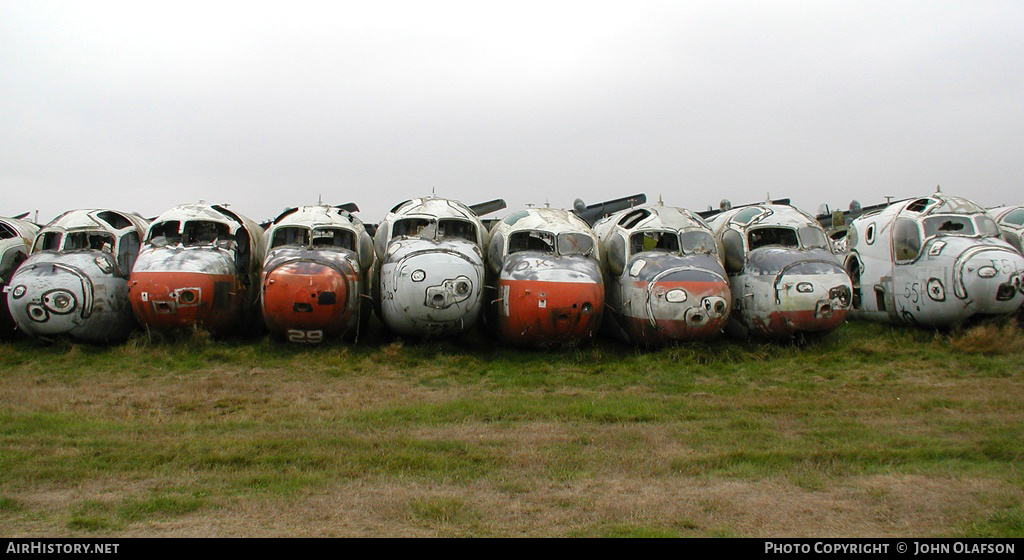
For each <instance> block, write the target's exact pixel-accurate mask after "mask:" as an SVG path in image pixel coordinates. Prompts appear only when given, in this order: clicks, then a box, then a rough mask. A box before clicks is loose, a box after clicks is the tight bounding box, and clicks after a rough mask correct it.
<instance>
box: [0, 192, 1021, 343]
mask: <svg viewBox="0 0 1024 560" xmlns="http://www.w3.org/2000/svg"><path fill="white" fill-rule="evenodd" d="M645 198H646V197H644V196H643V195H637V196H636V197H630V198H627V199H619V200H618V201H610V202H609V203H602V204H599V205H592V206H590V207H587V206H584V205H583V204H582V203H581V202H580V201H577V205H576V207H575V208H574V209H573V210H559V209H552V208H528V209H524V210H519V211H517V212H513V213H511V214H508V215H507V216H505V217H504V218H503V219H501V220H493V221H491V227H490V228H489V231H488V228H487V227H485V222H483V221H482V220H481V218H480V217H479V216H478V214H482V213H486V212H490V211H494V210H497V209H501V208H504V203H503V202H502V201H492V202H490V203H484V204H481V205H476V206H467V205H465V204H462V203H460V202H457V201H454V200H448V199H443V198H436V197H428V198H423V199H414V200H409V201H406V202H403V203H401V204H399V205H397V206H396V207H395V208H393V209H392V210H391V212H390V213H388V215H387V216H386V217H385V218H384V220H383V221H381V222H380V223H379V224H377V225H376V226H375V227H374V226H369V227H368V226H366V225H365V224H363V223H362V222H361V221H360V220H359V219H357V218H356V217H355V216H354V215H353V214H352V213H351V212H350V211H349V210H351V209H353V207H352V206H351V205H349V206H347V207H345V206H343V207H332V206H326V205H318V206H307V207H301V208H293V209H289V210H286V211H285V212H284V213H282V214H281V215H280V216H278V217H277V218H276V219H275V220H273V221H272V222H270V223H269V224H267V225H266V228H264V227H262V226H260V225H259V224H257V223H256V222H254V221H252V220H250V219H248V218H246V217H244V216H241V215H239V214H238V213H236V212H234V211H232V210H231V209H229V208H227V207H226V206H224V205H209V204H186V205H182V206H178V207H175V208H173V209H171V210H169V211H168V212H166V213H164V214H162V215H160V216H159V217H157V218H156V219H154V220H152V222H150V221H148V220H145V219H144V218H142V217H140V216H139V215H137V214H134V213H127V212H118V211H114V210H73V211H69V212H66V213H65V214H63V215H61V216H59V217H58V218H56V219H55V220H53V221H52V222H51V223H50V224H48V225H47V226H45V227H42V228H39V227H38V226H37V225H35V224H32V223H30V222H27V221H25V220H20V219H0V233H2V237H0V243H2V245H0V251H2V252H0V257H2V261H0V282H2V286H3V297H0V307H3V309H0V321H3V322H4V323H5V324H4V325H3V326H2V327H3V331H2V332H3V333H9V332H11V331H12V330H13V329H15V328H17V329H20V330H21V331H23V332H25V333H28V334H30V335H33V336H36V337H40V338H44V339H50V338H55V337H61V336H66V337H71V338H74V339H78V340H81V341H86V342H93V343H108V342H117V341H122V340H125V339H126V338H127V337H129V336H130V334H131V333H132V331H133V330H134V329H136V328H138V325H139V324H142V325H145V326H146V327H148V328H152V329H171V330H174V329H188V328H193V327H199V328H203V329H206V330H208V331H211V332H213V333H215V334H228V333H234V332H238V331H240V330H244V329H245V328H246V327H248V326H251V325H252V324H253V322H254V321H255V320H257V319H256V316H257V315H262V318H263V321H264V323H265V325H266V327H267V329H268V330H269V331H270V332H271V333H273V334H275V335H278V336H280V337H284V338H286V339H287V340H289V341H292V342H297V343H319V342H322V341H325V340H329V339H332V338H338V337H356V336H358V333H359V331H360V329H361V328H365V325H366V324H367V321H368V319H369V314H370V309H371V307H374V308H375V309H376V313H377V315H378V316H379V318H380V319H381V321H382V322H383V324H384V325H385V326H386V327H387V328H388V329H389V330H391V331H393V332H395V333H397V334H399V335H403V336H407V337H418V338H419V337H426V338H432V337H443V336H450V335H457V334H459V333H463V332H466V331H468V330H470V329H473V328H476V326H477V325H478V323H480V322H481V321H482V322H484V323H485V324H486V325H487V327H488V329H489V330H490V331H491V332H493V333H494V335H495V336H497V337H498V338H499V339H500V340H502V341H503V342H505V343H508V344H512V345H516V346H521V347H553V346H563V345H570V344H574V343H578V342H581V341H584V340H587V339H589V338H590V337H592V336H594V335H595V333H596V332H597V331H598V329H599V327H600V326H601V325H602V324H603V326H604V329H606V330H607V331H608V332H610V333H613V334H615V335H617V336H618V337H620V338H621V339H623V340H625V341H628V342H631V343H633V344H637V345H641V346H647V347H656V346H661V345H665V344H668V343H672V342H675V341H687V340H697V339H704V338H709V337H713V336H716V335H718V334H719V333H721V332H722V331H723V330H731V331H734V332H735V333H737V334H740V335H753V336H758V337H764V338H784V337H791V336H793V335H796V334H799V333H815V332H827V331H829V330H831V329H833V328H835V327H836V326H838V325H839V324H840V323H841V322H842V321H843V320H844V318H845V317H846V316H847V314H848V312H851V311H852V313H853V314H854V315H860V316H863V317H866V318H869V319H876V320H888V321H893V322H903V323H911V324H919V325H926V326H950V325H956V324H960V323H962V322H964V321H966V320H968V319H971V318H974V317H978V316H994V315H1007V314H1011V313H1014V312H1015V311H1017V310H1018V309H1019V308H1020V307H1021V303H1022V302H1024V257H1022V256H1021V253H1020V244H1021V241H1020V239H1021V230H1022V228H1024V207H1005V208H999V209H994V210H989V211H986V210H985V209H983V208H981V207H979V206H978V205H976V204H974V203H973V202H970V201H968V200H966V199H963V198H958V197H951V196H947V195H943V194H940V193H936V194H934V195H929V196H925V197H922V198H917V199H910V200H906V201H901V202H897V203H893V204H889V205H879V207H874V208H870V209H867V210H866V211H862V212H860V211H857V209H851V211H850V212H837V213H835V214H834V215H823V216H818V217H813V216H811V215H809V214H807V213H805V212H802V211H800V210H798V209H796V208H794V207H793V206H790V205H789V204H788V201H775V202H771V201H769V202H766V203H763V204H753V205H747V206H742V207H737V208H729V207H727V205H725V204H723V208H722V209H721V210H719V211H708V212H702V213H699V214H698V213H694V212H691V211H688V210H685V209H682V208H676V207H670V206H665V205H663V204H661V203H660V202H659V203H658V204H656V205H643V206H634V204H636V203H637V202H644V200H645ZM616 206H618V207H616ZM702 215H703V217H702ZM705 217H706V218H707V219H705ZM997 221H998V224H997ZM822 223H825V224H826V225H827V226H829V227H827V228H826V227H823V226H822ZM371 233H374V235H372V236H371ZM830 234H832V237H830Z"/></svg>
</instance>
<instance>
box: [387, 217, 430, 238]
mask: <svg viewBox="0 0 1024 560" xmlns="http://www.w3.org/2000/svg"><path fill="white" fill-rule="evenodd" d="M433 224H434V221H433V220H428V219H426V218H404V219H402V220H398V221H397V222H395V226H394V227H393V228H392V229H391V236H392V237H427V238H429V239H433V238H434V231H433V229H430V230H429V231H430V233H429V234H427V233H426V232H425V231H424V230H427V229H428V228H430V226H431V225H433Z"/></svg>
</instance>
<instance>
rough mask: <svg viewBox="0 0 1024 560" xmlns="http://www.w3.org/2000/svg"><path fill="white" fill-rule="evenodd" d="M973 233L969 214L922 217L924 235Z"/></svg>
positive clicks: (972, 224)
mask: <svg viewBox="0 0 1024 560" xmlns="http://www.w3.org/2000/svg"><path fill="white" fill-rule="evenodd" d="M933 235H974V222H973V221H971V218H970V216H948V215H947V216H929V217H927V218H925V219H924V236H925V237H931V236H933Z"/></svg>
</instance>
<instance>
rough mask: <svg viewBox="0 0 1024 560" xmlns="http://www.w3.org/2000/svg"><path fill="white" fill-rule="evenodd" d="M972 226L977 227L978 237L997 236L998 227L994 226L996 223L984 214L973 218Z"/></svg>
mask: <svg viewBox="0 0 1024 560" xmlns="http://www.w3.org/2000/svg"><path fill="white" fill-rule="evenodd" d="M974 225H975V226H977V228H978V234H979V235H982V236H984V237H998V236H999V226H998V225H997V224H996V221H995V220H993V219H992V218H990V217H988V216H986V215H985V214H979V215H977V216H975V217H974Z"/></svg>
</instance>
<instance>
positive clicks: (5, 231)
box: [0, 223, 18, 239]
mask: <svg viewBox="0 0 1024 560" xmlns="http://www.w3.org/2000/svg"><path fill="white" fill-rule="evenodd" d="M15 237H18V232H17V231H14V228H12V227H11V226H9V225H7V224H5V223H0V239H13V238H15Z"/></svg>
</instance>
